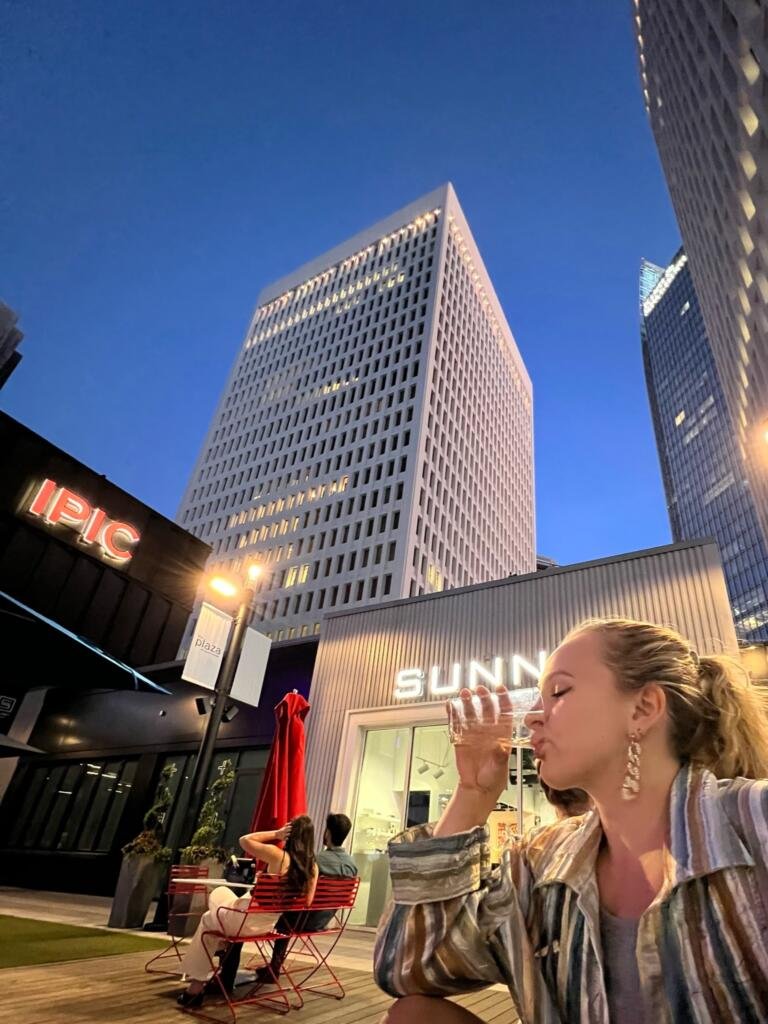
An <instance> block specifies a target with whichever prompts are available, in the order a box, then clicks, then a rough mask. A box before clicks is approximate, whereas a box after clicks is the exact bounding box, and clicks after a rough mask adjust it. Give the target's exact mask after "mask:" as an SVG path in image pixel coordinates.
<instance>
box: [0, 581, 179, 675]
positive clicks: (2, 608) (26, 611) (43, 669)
mask: <svg viewBox="0 0 768 1024" xmlns="http://www.w3.org/2000/svg"><path fill="white" fill-rule="evenodd" d="M0 650H1V651H2V655H0V657H2V662H0V664H2V676H3V687H4V688H6V686H8V685H10V687H11V688H12V689H17V688H18V689H22V690H31V689H34V688H36V687H41V686H45V687H61V688H64V689H75V690H143V691H145V692H147V693H164V694H167V693H169V692H170V691H169V690H166V689H165V688H164V687H162V686H158V685H157V683H153V682H152V680H151V679H147V677H146V676H143V675H142V674H141V673H140V672H137V671H136V669H135V668H131V667H130V665H126V664H124V663H123V662H122V661H118V660H117V659H116V658H113V657H112V656H111V655H110V654H107V653H106V652H105V651H102V650H101V648H100V647H97V646H96V645H95V644H92V643H91V642H90V641H89V640H85V639H84V638H83V637H81V636H78V635H77V633H73V632H72V631H71V630H69V629H66V628H65V627H64V626H62V625H60V624H59V623H58V622H54V620H53V619H49V618H47V617H46V616H45V615H42V614H41V613H40V612H36V611H35V610H34V609H33V608H28V607H27V605H25V604H22V602H21V601H17V600H16V598H15V597H11V595H10V594H5V593H3V592H2V591H0Z"/></svg>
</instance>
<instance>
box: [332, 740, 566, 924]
mask: <svg viewBox="0 0 768 1024" xmlns="http://www.w3.org/2000/svg"><path fill="white" fill-rule="evenodd" d="M457 785H458V774H457V771H456V765H455V759H454V754H453V749H452V747H451V744H450V741H449V739H448V730H447V729H446V727H445V726H444V725H426V726H416V727H415V728H401V729H371V730H369V731H368V732H367V733H366V736H365V749H364V753H363V765H362V771H361V774H360V784H359V790H358V796H357V807H356V811H355V816H354V820H353V832H352V843H351V853H352V856H353V858H354V860H355V862H356V864H357V866H358V870H359V872H360V880H361V884H360V893H359V895H358V898H357V905H356V907H355V910H354V911H353V915H352V917H351V918H350V923H352V924H357V925H368V926H375V925H376V924H377V923H378V920H379V917H380V916H381V913H382V911H383V909H384V906H385V904H386V901H387V899H388V897H389V893H390V885H389V873H388V866H387V858H386V848H387V843H388V842H389V840H390V839H391V838H392V836H393V835H396V834H397V833H398V832H399V831H401V830H402V829H404V828H410V827H411V826H413V825H422V824H425V823H426V822H429V821H436V820H437V819H438V818H439V817H440V815H441V814H442V812H443V810H444V809H445V806H446V804H447V803H448V800H449V799H450V796H451V793H453V791H454V790H455V788H456V786H457ZM521 803H522V816H521V815H520V813H519V811H520V804H521ZM554 820H555V813H554V810H553V808H552V807H551V805H550V804H549V803H548V802H547V800H546V798H545V797H544V794H543V793H542V791H541V787H540V786H539V782H538V777H537V775H536V769H535V766H534V761H533V754H532V752H531V751H530V750H527V749H525V748H523V749H521V750H517V749H514V750H513V751H512V755H511V757H510V761H509V785H508V786H507V788H506V789H505V790H504V792H503V793H502V794H501V796H500V798H499V802H498V804H497V806H496V809H495V810H494V811H493V812H492V813H491V816H490V818H489V822H488V824H489V827H490V833H491V860H492V861H493V862H494V863H497V862H498V861H499V859H500V856H501V850H502V848H503V846H504V843H505V842H506V841H508V840H509V839H511V838H513V837H514V836H517V835H520V834H521V833H522V832H528V831H530V830H531V829H532V828H537V827H538V826H540V825H546V824H549V823H550V822H551V821H554Z"/></svg>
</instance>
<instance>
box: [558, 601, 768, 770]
mask: <svg viewBox="0 0 768 1024" xmlns="http://www.w3.org/2000/svg"><path fill="white" fill-rule="evenodd" d="M582 633H598V634H599V635H600V636H601V638H602V640H603V645H604V652H605V659H604V660H605V663H606V664H607V665H608V667H609V668H610V669H612V671H613V672H614V673H615V675H616V678H617V680H618V683H619V686H620V687H621V689H623V690H640V689H642V687H643V686H646V685H647V684H648V683H658V685H659V686H662V687H663V688H664V690H665V692H666V695H667V714H668V717H669V727H670V733H669V738H670V743H671V745H672V750H673V752H674V754H675V755H676V756H677V757H679V758H680V760H681V761H691V762H694V763H697V764H699V765H702V766H703V767H705V768H708V769H709V770H710V771H711V772H713V773H714V774H715V775H716V776H717V777H718V778H721V779H732V778H736V777H737V776H743V777H745V778H748V779H762V778H766V777H768V692H767V691H766V690H764V689H763V688H762V687H759V686H756V685H754V684H753V683H752V682H751V680H750V678H749V675H748V674H747V672H746V670H745V669H744V668H743V667H742V666H741V665H740V664H739V662H738V661H737V660H736V659H734V658H730V657H727V656H725V655H706V656H702V657H699V655H698V654H697V653H696V651H695V650H694V649H693V648H692V647H691V645H690V644H689V643H688V642H687V641H686V640H685V639H683V637H682V636H681V635H680V634H679V633H677V632H675V630H673V629H668V628H667V627H665V626H656V625H654V624H653V623H650V622H637V621H634V620H632V619H590V620H587V621H586V622H583V623H582V624H581V625H580V626H577V627H576V629H574V630H572V631H571V632H570V633H569V634H568V636H567V637H566V639H571V638H573V637H575V636H577V635H579V634H582Z"/></svg>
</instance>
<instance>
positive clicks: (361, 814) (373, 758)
mask: <svg viewBox="0 0 768 1024" xmlns="http://www.w3.org/2000/svg"><path fill="white" fill-rule="evenodd" d="M412 733H413V730H412V729H411V728H404V729H369V730H368V731H367V732H366V734H365V748H364V751H363V765H362V770H361V772H360V781H359V784H358V791H357V808H356V810H355V815H354V818H353V826H352V827H353V831H352V845H351V850H350V852H351V854H352V859H353V860H354V861H355V863H356V864H357V870H358V872H359V874H360V891H359V893H358V897H357V902H356V904H355V909H354V910H353V911H352V915H351V917H350V919H349V923H350V924H353V925H354V924H357V925H368V926H371V927H375V926H376V925H377V924H378V922H379V918H380V917H381V914H382V912H383V910H384V907H385V906H386V903H387V900H388V899H389V895H390V892H391V887H390V884H389V863H388V860H387V843H388V842H389V840H390V839H391V838H392V837H393V836H395V835H397V833H398V832H400V831H402V829H403V822H404V820H405V811H406V807H407V803H408V775H409V771H408V769H409V765H410V749H411V738H412Z"/></svg>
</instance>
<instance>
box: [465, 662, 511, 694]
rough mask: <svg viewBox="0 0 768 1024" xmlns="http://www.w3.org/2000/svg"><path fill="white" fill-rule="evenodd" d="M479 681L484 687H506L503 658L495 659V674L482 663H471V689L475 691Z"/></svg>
mask: <svg viewBox="0 0 768 1024" xmlns="http://www.w3.org/2000/svg"><path fill="white" fill-rule="evenodd" d="M478 681H479V682H481V683H482V684H483V685H484V686H488V687H489V688H490V689H493V688H494V687H496V686H503V685H504V661H503V660H502V659H501V658H494V659H493V672H489V671H488V669H487V668H486V667H485V665H483V663H482V662H480V661H470V663H469V688H470V690H474V689H476V687H477V684H478Z"/></svg>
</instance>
